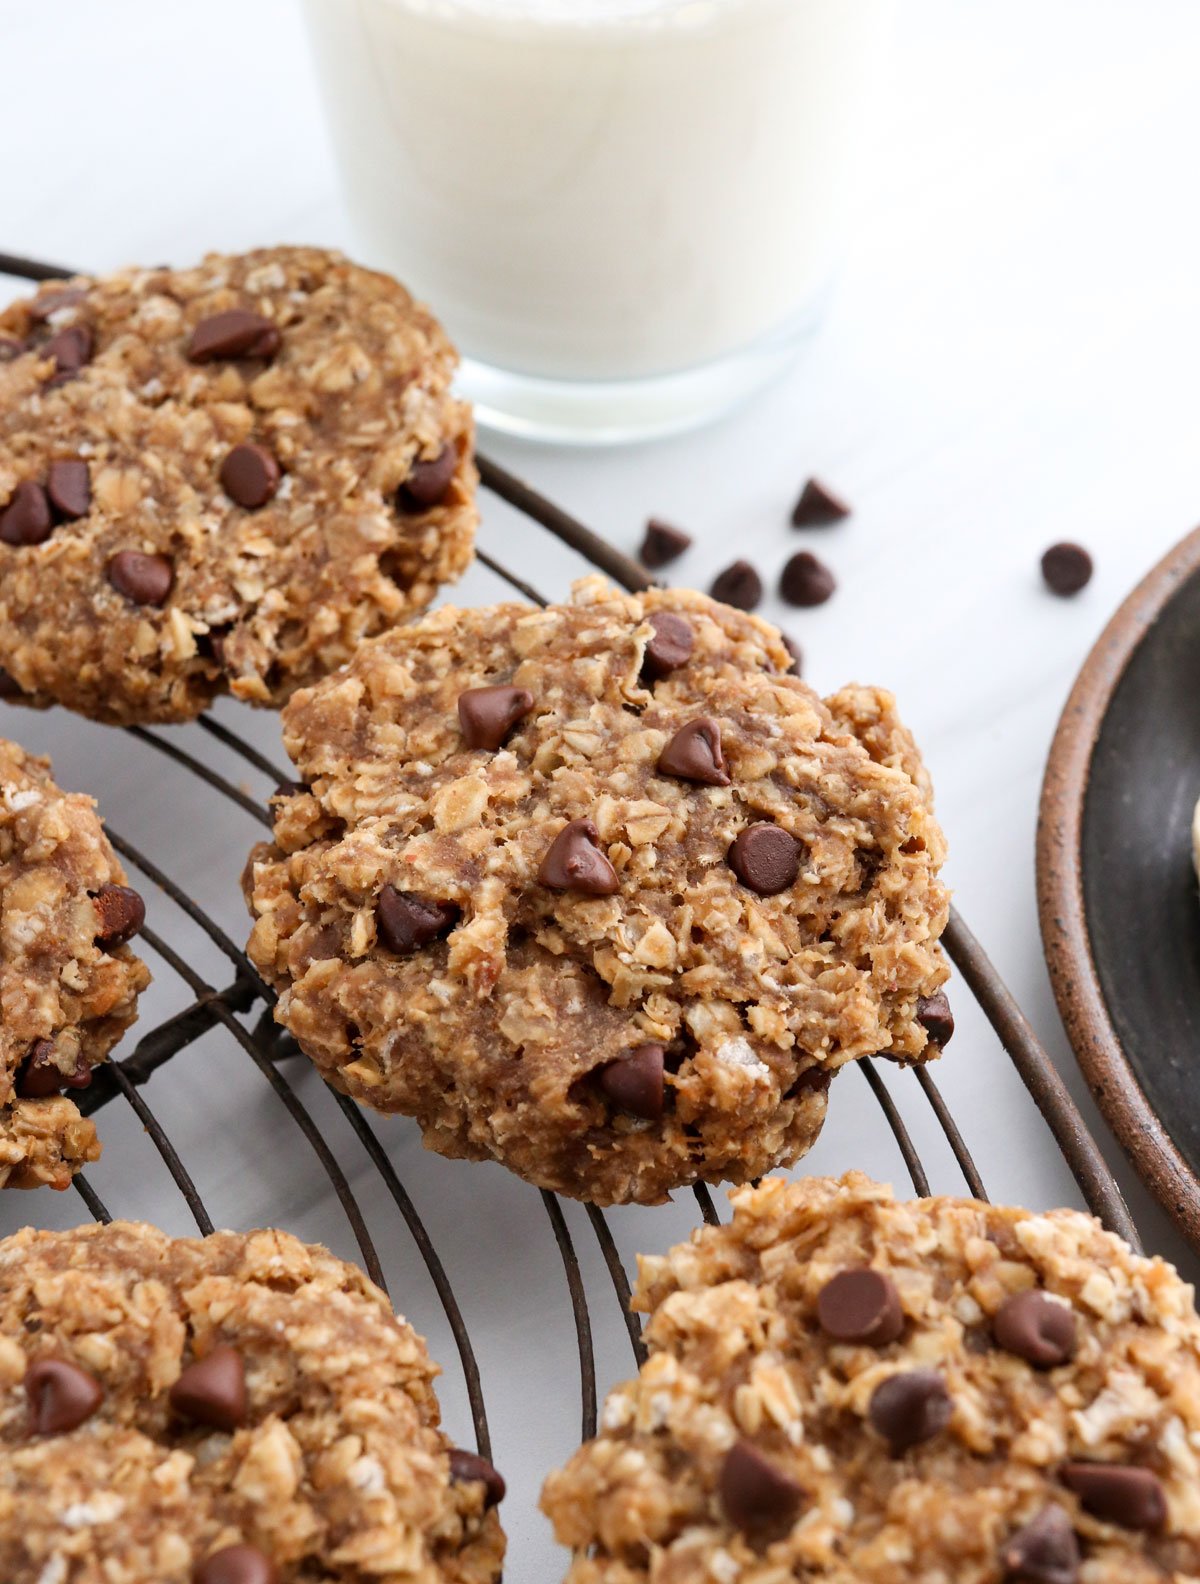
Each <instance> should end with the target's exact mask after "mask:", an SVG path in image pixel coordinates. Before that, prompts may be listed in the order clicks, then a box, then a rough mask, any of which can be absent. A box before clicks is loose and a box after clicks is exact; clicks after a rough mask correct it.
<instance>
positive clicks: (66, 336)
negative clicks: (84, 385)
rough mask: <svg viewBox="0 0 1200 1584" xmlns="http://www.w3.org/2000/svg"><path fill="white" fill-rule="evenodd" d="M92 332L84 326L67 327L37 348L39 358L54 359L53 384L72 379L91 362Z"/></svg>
mask: <svg viewBox="0 0 1200 1584" xmlns="http://www.w3.org/2000/svg"><path fill="white" fill-rule="evenodd" d="M92 348H93V341H92V332H91V331H90V330H89V329H88V328H87V326H86V325H68V326H67V327H66V329H65V330H59V331H57V332H56V333H55V334H54V335H52V336H51V337H50V339H49V341H47V342H46V343H45V345H44V346H40V347H39V348H38V354H39V356H41V357H48V358H53V359H54V383H55V384H59V383H61V382H62V381H63V380H64V379H73V378H74V377H75V375H76V374H78V373H79V371H80V369H81V368H82V367H83V366H84V364H85V363H90V362H91V360H92Z"/></svg>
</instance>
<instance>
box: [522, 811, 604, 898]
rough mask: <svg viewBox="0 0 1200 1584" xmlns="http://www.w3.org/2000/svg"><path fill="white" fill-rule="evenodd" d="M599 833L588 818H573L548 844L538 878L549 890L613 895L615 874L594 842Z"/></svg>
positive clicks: (590, 894)
mask: <svg viewBox="0 0 1200 1584" xmlns="http://www.w3.org/2000/svg"><path fill="white" fill-rule="evenodd" d="M599 839H600V833H599V832H598V831H597V829H596V827H595V825H593V823H592V821H591V820H590V819H575V820H572V821H571V822H570V824H569V825H564V826H563V828H562V830H560V831H559V833H558V835H557V836H556V837H555V838H554V840H553V841H552V842H551V843H550V846H549V848H548V849H547V851H546V856H545V857H544V858H543V859H542V864H541V868H540V869H539V870H538V881H539V883H540V884H541V885H544V886H549V888H550V890H551V891H582V892H583V893H585V895H587V896H612V894H613V892H614V891H615V890H616V889H617V873H616V870H615V869H614V868H613V866H612V864H610V863H609V861H608V859H607V857H606V856H605V854H604V853H602V852H601V851H600V848H599V846H598V845H597V844H598V842H599Z"/></svg>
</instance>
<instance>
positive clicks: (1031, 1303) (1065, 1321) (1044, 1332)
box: [992, 1287, 1075, 1369]
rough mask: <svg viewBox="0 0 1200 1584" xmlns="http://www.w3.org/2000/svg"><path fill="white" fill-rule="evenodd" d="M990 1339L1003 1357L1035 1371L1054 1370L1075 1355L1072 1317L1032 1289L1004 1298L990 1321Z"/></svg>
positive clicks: (1056, 1303) (1072, 1314)
mask: <svg viewBox="0 0 1200 1584" xmlns="http://www.w3.org/2000/svg"><path fill="white" fill-rule="evenodd" d="M992 1335H993V1336H994V1337H995V1338H996V1342H997V1345H998V1346H1000V1347H1002V1348H1003V1349H1004V1351H1005V1352H1006V1353H1015V1354H1016V1355H1017V1357H1018V1358H1023V1359H1024V1360H1025V1361H1026V1363H1027V1364H1032V1365H1033V1366H1034V1367H1035V1368H1036V1369H1054V1368H1055V1366H1056V1365H1059V1364H1065V1363H1066V1362H1067V1360H1068V1359H1069V1358H1072V1357H1073V1356H1074V1353H1075V1315H1074V1313H1073V1312H1072V1310H1071V1309H1070V1308H1069V1307H1068V1305H1067V1304H1065V1303H1059V1302H1058V1300H1057V1299H1055V1298H1051V1296H1050V1294H1049V1293H1045V1292H1040V1291H1039V1290H1038V1289H1037V1288H1036V1287H1033V1288H1030V1289H1029V1290H1028V1291H1027V1292H1021V1293H1014V1294H1013V1296H1012V1297H1011V1298H1006V1299H1005V1300H1004V1302H1003V1303H1002V1304H1001V1305H1000V1307H999V1309H997V1310H996V1313H995V1314H994V1315H993V1317H992Z"/></svg>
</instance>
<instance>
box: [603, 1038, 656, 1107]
mask: <svg viewBox="0 0 1200 1584" xmlns="http://www.w3.org/2000/svg"><path fill="white" fill-rule="evenodd" d="M664 1065H665V1052H664V1050H663V1047H662V1046H661V1045H638V1046H637V1047H636V1048H635V1049H634V1050H631V1051H630V1052H629V1053H628V1055H626V1056H620V1057H618V1058H617V1060H616V1061H611V1062H605V1064H604V1066H603V1067H601V1068H600V1069H599V1070H598V1071H597V1074H596V1081H597V1083H598V1084H599V1087H600V1092H601V1094H603V1095H604V1097H605V1099H606V1100H610V1101H611V1102H612V1104H613V1105H615V1106H616V1107H617V1108H618V1109H619V1110H621V1111H628V1112H629V1114H630V1116H635V1117H641V1118H642V1120H643V1121H645V1122H657V1121H658V1120H659V1118H660V1117H661V1116H662V1114H663V1098H664V1088H665V1086H664V1083H663V1070H664Z"/></svg>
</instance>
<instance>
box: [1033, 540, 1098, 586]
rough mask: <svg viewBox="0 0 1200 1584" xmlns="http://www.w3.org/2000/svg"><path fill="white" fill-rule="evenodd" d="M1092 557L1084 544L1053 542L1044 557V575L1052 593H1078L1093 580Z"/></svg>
mask: <svg viewBox="0 0 1200 1584" xmlns="http://www.w3.org/2000/svg"><path fill="white" fill-rule="evenodd" d="M1092 570H1093V563H1092V558H1091V556H1090V555H1089V554H1088V552H1087V551H1086V550H1085V549H1084V548H1083V546H1082V545H1078V544H1071V543H1070V542H1069V541H1065V540H1064V541H1063V543H1062V544H1053V545H1051V546H1050V548H1049V550H1047V551H1046V553H1045V555H1043V557H1042V576H1043V578H1045V580H1046V587H1047V588H1048V589H1049V590H1050V592H1051V593H1052V594H1064V595H1065V594H1078V593H1079V590H1080V589H1081V588H1086V587H1087V585H1088V584H1089V583H1090V582H1091V581H1092Z"/></svg>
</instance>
